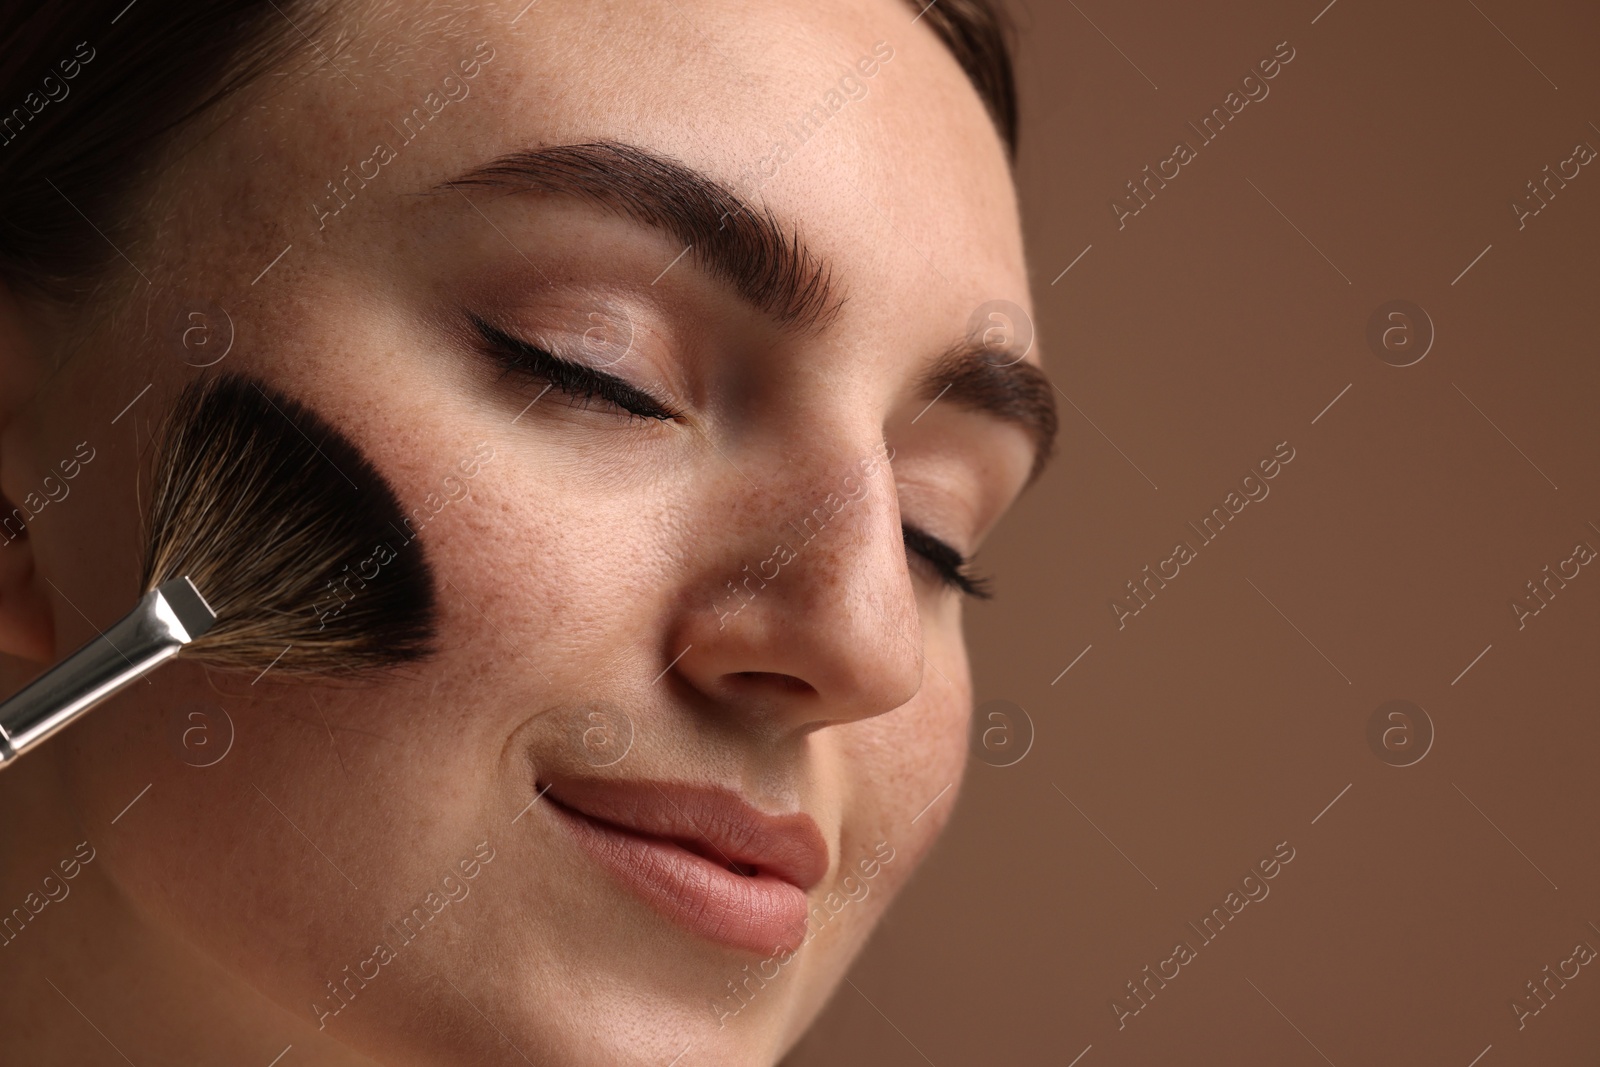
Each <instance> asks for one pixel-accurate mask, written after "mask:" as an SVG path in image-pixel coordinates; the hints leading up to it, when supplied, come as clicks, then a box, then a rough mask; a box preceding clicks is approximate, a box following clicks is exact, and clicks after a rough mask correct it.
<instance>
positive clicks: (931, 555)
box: [900, 525, 994, 600]
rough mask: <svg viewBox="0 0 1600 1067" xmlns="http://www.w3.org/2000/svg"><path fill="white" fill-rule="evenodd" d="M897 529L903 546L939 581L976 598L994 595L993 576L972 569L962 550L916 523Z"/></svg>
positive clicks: (980, 598)
mask: <svg viewBox="0 0 1600 1067" xmlns="http://www.w3.org/2000/svg"><path fill="white" fill-rule="evenodd" d="M900 531H901V535H902V536H903V537H904V538H905V543H906V550H907V551H908V552H915V553H916V554H917V555H918V556H919V557H921V559H922V562H923V563H924V564H925V565H926V566H927V567H928V568H929V569H931V570H932V571H933V573H934V576H935V577H936V578H937V579H938V580H939V582H940V584H941V585H944V586H946V587H947V588H950V589H956V590H959V591H960V592H961V593H963V594H964V595H966V596H970V597H974V598H976V599H978V600H989V599H992V598H993V597H994V591H993V589H992V588H991V587H992V584H993V581H992V579H990V578H988V577H986V576H984V575H980V574H974V573H972V570H971V564H970V563H968V561H967V558H966V557H965V556H963V555H962V554H961V553H959V552H957V551H956V550H955V549H953V548H951V547H950V546H949V545H947V544H945V543H944V542H943V541H941V540H939V539H938V538H937V537H934V536H933V535H931V534H928V533H925V532H923V531H922V530H919V529H918V528H917V527H915V526H909V525H902V526H901V527H900Z"/></svg>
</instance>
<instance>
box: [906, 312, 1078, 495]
mask: <svg viewBox="0 0 1600 1067" xmlns="http://www.w3.org/2000/svg"><path fill="white" fill-rule="evenodd" d="M917 392H918V394H919V395H920V396H922V397H924V398H926V399H927V400H928V402H929V403H928V407H932V406H933V405H934V404H935V403H937V402H939V401H941V400H946V399H947V400H949V401H951V402H953V403H955V404H957V405H959V406H961V407H964V408H967V409H968V410H971V411H978V412H982V413H983V414H986V415H992V416H994V417H995V418H998V419H1000V420H1001V421H1003V422H1007V423H1010V424H1011V425H1013V426H1017V427H1019V428H1021V429H1022V430H1023V431H1024V432H1025V433H1026V434H1027V435H1028V437H1029V438H1030V439H1031V440H1032V441H1033V466H1032V469H1030V470H1029V472H1028V484H1031V483H1032V482H1033V480H1034V479H1035V478H1037V477H1038V476H1039V474H1040V472H1041V471H1043V470H1044V468H1045V464H1047V463H1048V462H1049V461H1050V457H1051V456H1052V455H1054V453H1055V441H1056V428H1057V426H1058V425H1059V419H1058V417H1057V414H1056V397H1055V386H1054V385H1053V384H1052V383H1051V381H1050V379H1049V377H1047V376H1046V375H1045V373H1044V371H1042V370H1040V369H1039V368H1038V367H1036V366H1035V365H1034V364H1032V363H1025V362H1023V361H1022V357H1021V356H1020V355H1019V356H1016V357H1015V360H1014V361H1013V362H1010V363H997V362H995V352H994V350H993V349H992V348H990V347H988V346H986V345H985V344H983V342H982V341H979V340H966V341H961V342H959V343H958V344H955V345H953V346H951V347H950V348H949V349H947V350H946V351H945V353H944V354H943V355H942V356H940V357H939V358H938V359H937V360H935V361H934V363H933V365H932V366H930V367H929V368H928V369H927V370H926V371H925V372H923V375H922V378H921V380H920V381H919V383H918V389H917ZM926 411H927V408H924V409H923V412H924V413H926ZM917 417H918V418H921V417H922V416H921V415H918V416H917Z"/></svg>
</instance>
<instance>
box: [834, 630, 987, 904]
mask: <svg viewBox="0 0 1600 1067" xmlns="http://www.w3.org/2000/svg"><path fill="white" fill-rule="evenodd" d="M923 618H924V621H923V626H924V631H923V634H924V641H925V648H926V649H927V656H928V662H927V669H926V671H925V673H924V677H923V683H922V689H921V691H920V692H919V693H918V694H917V696H916V697H915V698H913V699H912V700H911V702H910V703H908V704H906V705H905V706H904V707H901V708H898V709H896V710H895V711H892V712H889V713H888V714H885V715H880V716H878V717H877V718H875V719H870V720H867V721H865V722H861V723H858V724H855V725H853V726H850V727H846V728H844V729H843V731H841V748H840V763H841V765H842V766H841V773H842V774H843V775H844V777H845V780H846V781H848V782H850V783H853V784H852V785H850V786H849V787H848V789H847V791H846V793H845V795H846V797H847V800H846V807H845V810H844V812H843V816H844V819H843V825H844V827H845V835H846V836H845V840H843V841H842V842H841V845H842V848H841V857H840V858H841V861H842V862H846V863H849V862H854V861H855V859H857V858H859V857H860V856H862V855H867V854H870V853H872V851H873V849H874V847H875V846H876V845H877V844H878V842H880V841H883V842H887V843H888V845H889V847H891V848H893V849H894V852H895V858H894V860H893V861H892V862H891V863H889V864H888V865H887V866H885V868H884V871H883V874H882V875H881V876H880V877H879V878H877V879H876V880H875V884H874V889H873V893H874V895H877V892H878V889H879V888H880V887H882V888H891V889H892V888H895V887H898V886H899V885H901V884H903V883H904V882H905V881H906V879H907V878H909V876H910V874H911V872H912V870H913V869H914V868H915V867H916V866H917V865H918V864H919V863H920V862H921V860H922V858H923V856H925V855H926V854H927V852H928V850H929V849H930V848H932V846H933V843H934V841H935V839H936V838H937V837H938V836H939V833H940V831H942V830H943V828H944V826H945V824H946V823H947V822H948V821H949V819H950V816H951V814H952V812H953V811H954V809H955V803H956V797H957V794H958V793H959V792H960V788H961V780H962V777H963V775H964V773H965V769H966V763H967V734H968V729H969V726H970V722H971V708H972V686H971V680H970V676H969V673H968V665H967V657H966V648H965V645H964V643H963V641H962V638H961V632H960V622H959V618H953V619H951V620H948V624H947V620H945V619H944V618H943V617H942V616H940V615H939V614H937V613H935V614H933V615H932V616H930V615H928V614H925V615H924V617H923Z"/></svg>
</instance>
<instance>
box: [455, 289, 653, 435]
mask: <svg viewBox="0 0 1600 1067" xmlns="http://www.w3.org/2000/svg"><path fill="white" fill-rule="evenodd" d="M468 318H469V319H470V320H471V322H472V326H473V329H475V330H476V331H477V333H478V336H479V338H480V340H481V341H482V342H483V344H484V345H485V346H486V347H487V349H488V354H489V355H490V356H491V357H493V358H494V359H495V360H496V361H497V362H499V363H500V364H501V365H502V366H504V367H506V368H507V369H508V370H511V371H520V372H522V373H524V374H529V375H532V376H533V377H536V378H538V379H539V380H541V381H545V382H548V383H549V384H550V386H552V387H554V388H556V389H560V390H561V391H562V392H564V393H566V394H567V395H568V396H571V397H573V398H574V399H582V400H587V399H589V398H590V397H599V398H600V399H602V400H605V401H606V402H608V403H609V404H611V405H612V406H613V407H616V408H619V409H621V410H622V411H624V412H626V413H627V414H629V415H631V416H633V417H635V418H640V419H655V420H657V421H660V422H677V421H679V420H681V419H682V418H684V415H683V413H682V412H680V411H677V410H676V409H674V408H673V407H672V406H671V405H670V404H668V403H667V402H666V401H664V400H661V399H660V398H658V397H656V396H653V395H652V394H651V393H649V392H648V391H646V390H644V389H641V388H640V387H639V386H637V385H634V384H633V383H632V382H629V381H627V380H626V379H623V378H619V377H618V376H616V375H615V374H609V373H607V372H605V371H602V370H596V369H595V368H593V367H590V366H586V365H585V364H583V363H579V362H577V361H575V360H570V359H563V358H562V357H561V356H558V355H556V354H555V353H553V352H551V351H549V350H548V349H546V348H544V347H542V346H540V345H537V344H534V343H533V342H531V341H525V340H523V339H522V338H520V337H516V336H514V335H512V334H509V333H507V332H506V331H504V330H502V329H500V328H499V327H498V326H495V325H493V324H491V323H489V322H485V321H484V320H483V319H481V318H479V317H478V316H476V315H471V314H469V315H468Z"/></svg>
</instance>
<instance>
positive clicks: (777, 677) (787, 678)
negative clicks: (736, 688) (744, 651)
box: [733, 671, 813, 693]
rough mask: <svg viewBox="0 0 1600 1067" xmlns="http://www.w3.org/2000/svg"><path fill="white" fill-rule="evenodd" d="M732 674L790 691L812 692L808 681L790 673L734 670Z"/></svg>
mask: <svg viewBox="0 0 1600 1067" xmlns="http://www.w3.org/2000/svg"><path fill="white" fill-rule="evenodd" d="M733 676H734V677H735V678H740V679H744V680H747V681H750V682H758V683H761V684H765V685H775V686H778V687H779V688H782V689H786V690H788V691H789V692H792V693H809V692H813V689H812V687H811V683H810V682H807V681H806V680H805V679H803V678H796V677H795V676H794V675H792V674H779V673H777V672H776V671H736V672H734V675H733Z"/></svg>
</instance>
